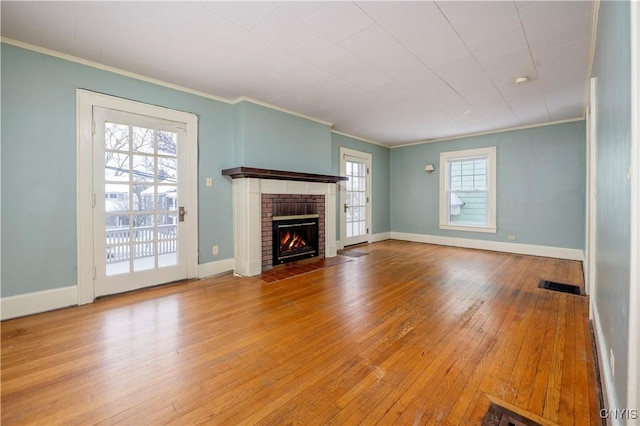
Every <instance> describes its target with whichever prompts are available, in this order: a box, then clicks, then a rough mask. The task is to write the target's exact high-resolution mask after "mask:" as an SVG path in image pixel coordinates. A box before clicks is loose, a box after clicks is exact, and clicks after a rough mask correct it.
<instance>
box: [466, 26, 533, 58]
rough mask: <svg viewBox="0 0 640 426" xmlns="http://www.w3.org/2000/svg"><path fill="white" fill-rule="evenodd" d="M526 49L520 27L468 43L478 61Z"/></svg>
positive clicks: (525, 41) (525, 40)
mask: <svg viewBox="0 0 640 426" xmlns="http://www.w3.org/2000/svg"><path fill="white" fill-rule="evenodd" d="M527 48H528V45H527V39H526V37H525V35H524V31H523V30H522V27H515V28H511V29H509V30H507V31H505V32H502V33H499V34H496V35H494V36H491V37H487V38H484V39H481V40H477V41H474V42H473V43H469V49H470V50H471V52H472V53H473V56H475V57H476V58H478V60H481V59H487V58H491V57H494V56H496V55H498V54H504V53H509V52H513V51H516V50H522V49H527Z"/></svg>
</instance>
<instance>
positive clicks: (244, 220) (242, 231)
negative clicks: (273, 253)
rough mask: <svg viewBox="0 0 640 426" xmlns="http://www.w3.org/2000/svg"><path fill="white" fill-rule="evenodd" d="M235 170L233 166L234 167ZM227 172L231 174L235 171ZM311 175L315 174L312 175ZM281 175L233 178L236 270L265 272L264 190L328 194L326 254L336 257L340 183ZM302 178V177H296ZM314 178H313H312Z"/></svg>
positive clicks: (268, 192) (250, 272) (336, 179)
mask: <svg viewBox="0 0 640 426" xmlns="http://www.w3.org/2000/svg"><path fill="white" fill-rule="evenodd" d="M230 170H231V169H230ZM225 172H227V171H226V170H225V171H223V174H226V175H231V173H225ZM309 176H311V175H309ZM284 177H286V176H280V177H277V178H273V177H271V176H270V177H267V178H257V177H244V176H237V177H234V179H233V218H234V222H233V242H234V260H235V271H234V272H235V273H236V274H237V275H241V276H254V275H259V274H260V273H261V272H262V217H261V209H262V194H303V195H324V198H325V203H324V205H325V215H324V216H325V250H324V252H325V256H326V257H335V256H336V255H337V246H336V217H335V216H336V183H335V182H337V181H339V180H345V178H341V177H337V176H336V177H332V178H334V179H333V180H334V182H327V181H326V180H327V179H325V181H324V182H318V181H315V182H314V181H309V182H307V181H301V180H287V179H283V178H284ZM294 178H295V179H300V178H299V177H294ZM310 180H311V179H310Z"/></svg>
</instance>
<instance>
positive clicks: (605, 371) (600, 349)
mask: <svg viewBox="0 0 640 426" xmlns="http://www.w3.org/2000/svg"><path fill="white" fill-rule="evenodd" d="M591 323H592V324H593V333H594V335H595V336H594V337H595V340H596V356H597V357H598V366H599V367H600V383H601V385H602V398H603V399H604V407H603V408H604V409H611V410H614V409H623V408H627V407H621V406H620V405H618V401H617V400H616V394H615V391H614V389H615V388H614V386H613V383H614V382H613V377H612V376H611V368H610V367H609V365H610V364H609V352H608V351H607V345H606V343H605V341H604V337H603V336H604V333H603V331H602V326H601V324H600V314H599V313H598V306H597V305H595V304H594V305H593V319H592V320H591ZM627 405H628V408H630V409H631V408H635V407H632V406H631V404H627ZM607 424H611V425H616V426H617V425H622V423H620V419H617V420H616V419H615V418H613V416H611V417H609V419H608V423H607Z"/></svg>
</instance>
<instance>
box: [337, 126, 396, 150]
mask: <svg viewBox="0 0 640 426" xmlns="http://www.w3.org/2000/svg"><path fill="white" fill-rule="evenodd" d="M331 133H335V134H336V135H340V136H345V137H347V138H351V139H356V140H359V141H362V142H366V143H370V144H372V145H378V146H381V147H384V148H389V145H385V144H383V143H381V142H375V141H372V140H370V139H365V138H361V137H359V136H354V135H350V134H349V133H343V132H339V131H337V130H331Z"/></svg>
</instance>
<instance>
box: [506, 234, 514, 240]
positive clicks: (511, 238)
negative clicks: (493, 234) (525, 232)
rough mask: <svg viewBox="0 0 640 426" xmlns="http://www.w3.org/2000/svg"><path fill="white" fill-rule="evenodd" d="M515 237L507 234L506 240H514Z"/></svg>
mask: <svg viewBox="0 0 640 426" xmlns="http://www.w3.org/2000/svg"><path fill="white" fill-rule="evenodd" d="M515 239H516V236H515V235H507V240H510V241H515Z"/></svg>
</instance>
